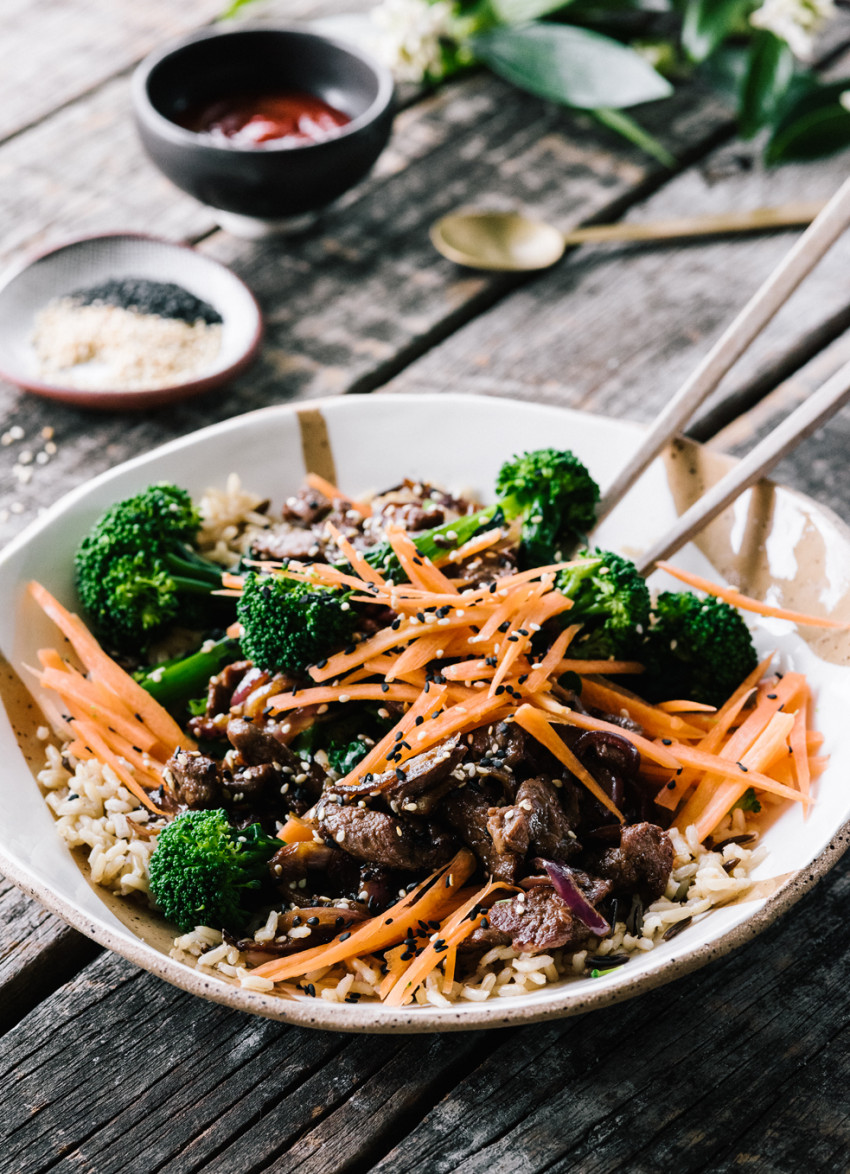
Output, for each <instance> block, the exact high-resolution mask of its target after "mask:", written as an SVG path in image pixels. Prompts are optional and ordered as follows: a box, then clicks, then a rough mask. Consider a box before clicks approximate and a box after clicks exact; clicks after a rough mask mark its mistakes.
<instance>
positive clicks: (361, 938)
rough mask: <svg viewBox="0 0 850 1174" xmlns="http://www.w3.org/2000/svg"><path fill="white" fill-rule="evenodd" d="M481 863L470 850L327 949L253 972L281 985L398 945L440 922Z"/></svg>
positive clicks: (342, 935) (304, 953) (319, 948)
mask: <svg viewBox="0 0 850 1174" xmlns="http://www.w3.org/2000/svg"><path fill="white" fill-rule="evenodd" d="M477 864H478V861H477V860H476V858H475V857H474V856H473V854H472V853H471V852H470V851H468V849H466V848H461V850H460V852H458V853H457V855H456V856H455V857H454V858H453V859H452V860H451V861H449V863H448V864H447V865H445V866H444V867H443V868H440V869H437V871H436V872H433V873H432V874H431V875H430V876H429V877H428V878H427V880H425V881H423V882H422V883H421V884H419V885H417V886H416V888H415V889H414V890H413V891H412V892H410V893H408V894H407V896H406V897H404V898H402V900H401V901H399V902H397V903H396V904H395V905H392V906H390V908H389V909H386V910H385V911H384V912H383V913H379V914H378V916H377V917H370V918H369V920H368V921H364V922H363V923H362V924H361V925H359V926H358V927H357V929H355V930H353V931H351V932H350V933H343V934H340V935H338V936H337V937H336V938H334V939H333V941H331V942H329V943H328V944H327V945H325V946H316V947H314V948H313V949H312V950H303V951H302V952H301V953H300V954H297V955H295V957H293V958H276V959H275V960H274V961H273V962H266V963H264V964H263V965H262V966H258V967H257V968H256V970H254V971H253V972H252V973H254V974H258V975H260V977H262V978H270V979H272V980H273V981H275V982H280V981H282V980H285V979H287V978H295V977H297V976H298V975H300V974H306V973H307V972H308V971H310V970H317V969H318V968H319V967H320V966H332V965H333V964H334V963H335V962H343V961H345V959H346V958H358V957H360V956H361V955H362V954H373V953H375V952H376V951H377V950H384V949H386V947H387V946H394V945H396V944H397V943H398V942H400V941H402V940H403V939H404V938H405V937H406V936H407V935H408V933H409V932H410V927H411V926H415V925H416V924H417V923H418V922H419V921H426V922H427V921H439V920H440V918H441V916H442V915H443V911H444V910H445V909H446V907H447V906H448V905H449V904H450V902H451V900H452V898H453V896H454V895H455V893H456V892H457V891H458V890H459V889H461V888H462V887H463V885H464V883H465V882H466V880H467V878H468V877H470V876H472V874H473V872H474V871H475V869H476V867H477Z"/></svg>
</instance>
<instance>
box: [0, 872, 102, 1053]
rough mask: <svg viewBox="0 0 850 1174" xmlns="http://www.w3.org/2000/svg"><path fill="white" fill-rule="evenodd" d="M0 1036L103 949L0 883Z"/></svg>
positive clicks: (21, 894) (6, 883)
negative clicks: (0, 931)
mask: <svg viewBox="0 0 850 1174" xmlns="http://www.w3.org/2000/svg"><path fill="white" fill-rule="evenodd" d="M0 925H2V927H3V928H2V950H0V1032H4V1031H6V1030H8V1028H9V1027H11V1026H12V1025H13V1024H14V1023H16V1022H17V1021H18V1020H19V1019H20V1018H22V1016H23V1015H25V1014H26V1013H27V1012H29V1011H30V1010H32V1008H33V1007H34V1006H36V1004H37V1003H38V1002H39V1000H40V999H42V998H44V997H45V996H46V995H48V994H49V993H50V992H51V991H53V990H55V989H56V987H57V986H58V985H59V984H60V983H62V982H64V981H65V980H66V979H67V978H70V976H71V975H72V974H74V973H75V972H76V971H77V970H79V968H80V967H81V966H82V965H84V964H85V963H86V962H88V961H89V960H90V959H91V958H93V957H94V956H95V954H96V953H97V950H98V947H97V946H95V944H94V943H93V942H90V941H89V940H88V939H87V938H84V937H83V936H82V934H78V933H76V931H75V930H72V929H70V928H69V927H68V926H67V925H65V924H64V923H63V922H61V921H60V920H59V919H58V918H57V917H54V916H53V914H52V913H48V912H47V910H46V909H45V908H44V907H43V906H42V905H40V904H39V903H38V902H37V901H34V900H32V899H31V898H29V897H27V896H26V895H25V894H24V893H22V892H21V891H20V890H19V889H16V888H15V887H14V885H12V883H11V882H10V881H7V880H4V879H3V878H2V877H0Z"/></svg>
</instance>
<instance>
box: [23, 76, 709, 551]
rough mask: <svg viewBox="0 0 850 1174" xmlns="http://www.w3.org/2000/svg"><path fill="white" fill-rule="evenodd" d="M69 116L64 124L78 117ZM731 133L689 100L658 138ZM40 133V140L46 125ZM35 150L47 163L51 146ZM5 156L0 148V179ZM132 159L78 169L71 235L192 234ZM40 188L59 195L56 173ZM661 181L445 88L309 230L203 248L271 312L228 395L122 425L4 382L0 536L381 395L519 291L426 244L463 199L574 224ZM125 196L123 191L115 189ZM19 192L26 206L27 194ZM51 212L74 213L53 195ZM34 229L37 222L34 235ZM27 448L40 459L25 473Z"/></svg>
mask: <svg viewBox="0 0 850 1174" xmlns="http://www.w3.org/2000/svg"><path fill="white" fill-rule="evenodd" d="M113 84H115V85H116V86H117V85H118V84H119V83H113ZM107 105H108V104H107ZM65 113H66V114H67V117H68V118H69V119H71V118H72V117H75V116H77V114H78V113H79V110H78V108H76V107H75V108H72V109H71V110H69V111H68V112H65ZM107 113H108V112H107ZM57 117H58V116H57ZM109 125H110V127H111V129H110V131H109V135H108V136H107V137H110V138H114V135H115V127H114V124H112V123H110V124H109ZM728 125H729V124H728V114H727V112H726V111H725V110H724V108H723V107H722V106H719V105H718V104H717V103H716V102H714V101H713V100H712V99H706V97H705V95H704V94H702V93H700V92H699V91H697V90H690V91H689V90H685V91H683V92H682V94H681V95H680V97H679V98H677V100H676V102H675V104H673V105H672V106H671V107H670V109H669V111H668V122H667V124H666V127H665V132H666V136H667V142H668V144H669V145H670V146H671V147H674V148H675V149H678V150H680V151H682V152H687V151H688V150H690V151H695V150H697V149H698V148H699V146H700V145H702V147H707V146H708V145H709V144H710V142H711V141H713V138H714V136H715V135H716V134H717V133H718V132H719V131H720V130H722V129H723V128H725V127H728ZM39 132H40V133H43V134H45V135H46V134H47V133H48V128H47V125H46V124H45V126H44V127H41V128H39ZM33 133H36V132H33ZM50 133H51V134H52V133H53V130H52V129H51V131H50ZM78 136H79V138H78V141H79V142H80V143H82V142H83V141H86V142H88V139H87V136H86V133H85V131H84V128H83V127H82V126H80V127H79V128H78ZM24 137H25V136H22V137H21V139H19V140H17V141H16V142H13V143H11V144H9V149H10V150H11V149H12V148H14V147H17V146H18V145H19V144H20V143H22V142H23V140H24ZM95 138H96V136H95ZM97 149H98V150H102V151H103V155H102V157H101V159H100V166H101V167H102V168H104V169H107V168H108V167H109V165H110V164H109V158H108V151H107V150H106V149H105V148H97ZM127 150H129V148H127ZM39 154H40V157H43V149H40V152H39ZM125 158H126V157H125ZM2 159H3V152H0V172H2V167H3V162H2ZM137 163H138V169H139V170H138V172H133V171H132V170H131V172H130V173H131V174H132V175H136V174H138V177H139V179H140V183H139V184H138V185H137V186H136V187H135V188H134V187H133V185H120V183H119V176H118V174H117V172H113V173H112V174H111V176H110V178H109V179H108V181H106V180H105V181H104V185H103V187H102V188H101V189H96V190H95V193H94V195H91V196H89V195H87V194H86V192H87V184H86V181H85V178H84V176H83V175H82V173H78V174H79V176H80V182H79V189H78V206H79V217H78V219H77V221H76V222H75V224H76V228H79V227H80V226H81V225H82V223H83V222H84V221H85V218H86V217H89V216H90V215H94V212H93V211H92V207H93V205H98V207H99V209H100V212H101V213H102V215H103V217H104V218H105V219H107V222H108V223H110V224H113V225H114V224H115V223H116V221H115V217H116V216H117V214H118V210H119V209H122V208H123V213H122V214H125V215H126V216H128V218H130V223H131V224H133V225H134V226H135V227H150V226H151V225H152V222H153V220H154V218H155V217H156V216H157V209H158V210H159V214H160V217H161V218H160V220H159V222H158V224H157V230H158V231H163V229H164V224H165V223H166V222H168V223H170V224H171V225H172V231H173V232H175V233H179V232H181V231H183V232H186V231H189V229H190V226H191V225H194V229H196V230H198V231H202V230H203V229H204V227H205V224H207V222H205V221H204V220H203V217H204V216H206V213H203V214H202V218H201V219H195V218H194V217H195V212H194V210H193V207H190V206H189V205H190V204H191V203H192V202H191V201H188V202H187V201H185V200H184V199H183V198H182V197H180V196H179V194H177V195H175V196H173V197H172V196H170V195H169V194H168V193H167V192H165V190H164V189H160V188H158V187H151V188H148V186H147V184H146V183H143V182H141V178H142V177H143V175H145V174H147V172H146V170H145V169H146V168H147V166H148V165H147V164H145V163H144V160H142V159H141V156H138V158H137ZM435 177H439V182H438V183H435V182H434V181H435ZM43 178H44V182H45V183H47V184H48V185H50V184H53V183H55V173H54V171H53V168H52V166H51V167H50V168H46V170H45V173H44V177H43ZM662 178H663V172H662V171H661V169H660V168H659V166H658V165H657V164H655V163H653V162H652V161H651V160H650V161H647V160H646V159H645V158H644V157H641V156H640V155H639V153H637V152H636V151H635V150H634V149H632V148H630V147H628V146H627V145H625V144H623V143H621V142H619V141H617V140H612V141H611V142H610V143H609V142H608V140H607V139H604V140H603V137H601V133H600V132H599V131H598V129H597V128H595V125H593V124H591V123H590V122H589V121H588V120H587V119H586V118H583V117H577V116H573V115H571V114H569V113H568V112H565V111H563V110H561V109H558V108H555V107H552V106H548V105H546V104H544V103H542V102H539V101H537V100H536V99H533V98H530V97H526V96H514V94H513V92H512V91H510V90H509V89H508V87H506V86H505V85H504V84H503V83H501V82H499V81H497V80H495V79H493V78H491V77H489V76H487V75H478V76H476V77H472V78H469V79H467V80H465V81H464V82H462V83H459V84H458V85H455V86H452V87H448V88H447V89H446V90H444V91H443V92H441V93H440V94H438V95H436V96H435V97H432V98H430V99H428V100H427V101H424V102H422V103H419V104H417V105H416V106H414V107H413V108H411V109H410V110H408V111H405V112H404V113H403V114H402V115H401V117H400V119H399V124H398V128H397V131H396V135H395V137H394V140H393V144H392V147H391V149H390V151H388V152H387V154H386V155H385V156H384V157H383V159H382V160H381V162H380V164H379V167H378V168H377V169H376V172H375V174H374V175H373V177H372V178H371V179H370V180H368V181H367V182H366V183H365V184H364V185H362V186H361V187H360V188H359V189H357V190H356V191H355V192H353V193H351V194H350V195H349V197H348V198H347V199H345V200H343V201H341V202H340V204H339V205H338V206H336V207H335V208H333V209H330V210H328V212H327V213H326V215H325V217H324V219H323V221H322V223H321V225H320V226H319V227H318V228H317V229H316V230H314V231H313V232H312V233H310V234H308V235H305V236H304V237H300V238H289V239H287V240H285V241H283V242H274V243H269V242H263V243H252V242H246V241H239V240H236V239H235V238H233V237H230V236H228V235H227V234H225V233H221V232H219V233H215V234H214V235H212V236H210V237H208V238H207V239H206V240H204V242H203V244H202V246H201V247H202V248H203V250H204V251H205V252H208V253H209V254H210V255H212V256H215V257H217V258H218V259H219V260H222V261H224V262H225V263H227V264H229V265H231V266H232V267H233V268H234V269H235V270H236V272H238V273H239V274H240V275H241V276H243V277H244V278H245V279H246V280H247V281H248V284H249V285H250V286H251V287H252V288H253V289H254V291H255V292H256V294H257V295H258V297H259V299H260V302H261V305H262V307H263V311H264V314H265V318H266V325H267V334H266V342H265V346H264V348H263V353H262V356H261V359H260V361H259V363H258V364H257V365H256V366H255V367H254V368H253V369H252V370H251V371H250V372H248V373H247V374H246V375H245V376H243V377H242V378H241V379H240V380H239V381H237V383H235V384H234V385H233V386H232V387H231V388H228V389H225V390H223V391H221V392H217V393H215V395H214V396H208V397H206V398H205V399H199V400H197V401H195V402H189V403H186V404H180V405H176V406H174V407H173V408H165V409H162V410H160V411H155V412H154V411H150V412H145V413H139V414H134V415H132V416H129V415H127V414H121V413H109V414H98V413H93V412H91V411H88V412H86V411H82V410H80V409H75V408H69V407H65V406H64V405H61V404H56V403H53V402H44V401H40V400H37V399H35V398H34V397H31V396H27V395H25V394H23V393H20V392H18V391H16V390H15V389H13V388H10V387H8V386H4V387H2V388H0V412H2V413H3V415H4V417H5V420H6V428H7V429H8V427H9V426H10V425H17V426H18V427H20V428H22V429H23V431H24V432H25V434H26V436H25V439H24V440H23V441H20V442H15V443H12V444H9V445H8V446H6V447H5V448H4V447H2V446H0V481H2V489H0V540H7V539H8V538H9V537H11V535H12V534H13V533H15V532H17V530H19V529H20V528H21V526H22V524H23V523H24V522H25V521H27V520H30V519H31V518H32V517H33V516H34V515H35V513H36V511H37V510H38V509H39V508H40V507H42V506H44V505H46V504H48V503H49V502H50V501H52V500H55V498H56V497H57V496H59V495H60V494H61V493H62V492H64V491H66V490H67V489H68V488H70V487H71V486H72V485H74V484H76V483H78V482H79V481H80V480H82V479H84V478H86V477H90V476H92V475H93V474H95V473H97V472H100V471H101V470H102V469H105V468H108V467H110V466H112V465H114V464H116V463H117V462H118V461H120V460H122V459H124V458H126V457H128V456H131V455H135V454H136V453H139V452H143V451H145V450H147V449H150V448H152V447H154V446H155V445H156V444H159V443H162V442H163V441H165V440H168V439H171V438H172V437H174V436H179V435H182V434H184V433H186V432H190V431H192V430H193V429H195V428H197V427H199V426H201V425H202V424H206V423H211V422H213V421H215V420H220V419H225V418H227V417H229V416H232V415H235V414H239V413H240V412H244V411H247V410H249V409H251V408H255V407H260V406H263V405H265V404H267V403H275V402H280V401H287V400H299V399H305V398H315V397H318V396H322V395H331V394H340V393H343V392H347V391H352V390H355V391H362V390H368V389H369V388H371V387H374V386H377V385H379V384H381V383H382V382H384V381H385V380H386V379H387V378H388V377H389V376H390V375H392V374H394V373H395V372H396V371H397V370H399V369H400V368H402V367H403V366H404V365H405V364H406V363H407V362H409V361H410V359H411V358H412V357H414V356H416V355H418V354H421V353H422V351H423V350H426V349H427V348H428V347H429V346H431V345H433V344H434V343H435V342H438V341H439V340H440V339H441V338H443V337H444V336H445V335H446V334H448V333H450V332H451V331H452V330H453V329H454V328H455V327H456V326H457V325H458V324H459V323H461V322H464V321H466V320H468V319H469V318H470V317H471V316H473V315H474V314H476V313H477V312H478V311H479V310H480V309H482V308H484V307H487V306H489V305H492V304H493V303H494V302H495V301H497V300H498V299H499V298H500V297H502V296H504V295H505V294H507V293H508V292H509V290H511V289H512V288H514V287H515V284H516V282H515V281H512V280H509V279H507V278H505V277H502V276H500V275H495V276H491V277H488V278H483V277H481V276H479V275H469V274H461V273H460V272H459V271H458V270H457V268H456V267H455V266H454V265H451V264H450V263H449V262H447V261H445V260H443V258H441V257H439V256H438V255H437V254H436V253H435V252H434V250H433V248H432V247H431V244H430V242H429V240H428V232H427V230H428V225H429V224H430V222H431V220H433V219H434V218H435V217H436V216H439V215H441V214H443V213H444V212H446V211H447V210H448V209H449V208H451V207H453V206H454V205H456V204H457V203H459V202H461V201H462V200H463V199H464V193H466V192H468V191H470V190H474V191H476V192H477V193H478V194H479V196H480V198H481V199H482V200H489V201H490V202H492V203H496V202H498V201H501V202H502V204H505V203H508V202H511V201H515V202H518V203H520V204H521V205H522V206H524V207H525V208H526V210H527V211H529V212H531V213H532V214H537V215H542V216H553V217H555V218H556V219H560V220H562V221H563V222H565V223H566V222H570V223H578V222H580V221H581V220H583V219H586V218H587V217H592V216H611V215H616V214H618V213H619V211H620V210H621V209H622V208H623V207H625V206H626V205H628V203H629V202H630V201H633V200H634V199H635V198H636V197H637V195H638V194H639V193H640V192H642V191H644V190H646V188H647V187H648V186H653V185H657V184H658V183H659V182H661V180H662ZM0 179H2V175H0ZM161 182H162V183H163V184H164V182H165V181H161ZM125 189H126V191H127V194H126V197H125V196H124V195H121V196H120V197H119V196H118V195H116V193H117V192H122V193H123V192H124V191H125ZM2 191H3V185H2V182H0V193H2ZM157 193H158V194H157ZM15 198H16V199H20V201H21V202H22V205H23V204H24V203H26V202H27V201H25V199H24V195H23V193H21V195H20V196H19V197H15ZM160 198H161V200H162V203H160V202H159V201H160ZM2 199H3V196H2V194H0V200H2ZM30 199H31V202H32V204H33V205H35V204H36V203H37V202H38V201H39V200H40V196H39V194H38V192H37V191H36V190H35V189H31V190H30ZM113 202H114V207H112V208H111V210H110V209H109V208H108V207H107V205H110V204H112V203H113ZM41 206H42V208H43V207H44V201H43V200H42V201H41ZM56 207H57V208H65V207H66V206H65V205H63V204H62V202H61V201H59V202H57V204H56ZM142 207H144V212H142V211H141V209H142ZM48 210H49V205H48ZM66 210H67V209H66ZM136 210H138V211H139V214H138V216H136V214H135V211H136ZM24 211H25V209H24V208H23V207H22V210H21V215H23V213H24ZM42 215H43V213H38V216H42ZM63 215H64V213H63ZM141 216H144V219H142V220H141V222H140V220H139V217H141ZM169 217H173V219H171V220H168V218H169ZM39 222H40V221H39ZM33 223H34V221H33V220H32V219H30V221H29V224H30V229H29V230H27V231H30V232H31V233H32V232H34V231H35V229H33V228H32V225H33ZM63 223H65V221H64V220H63ZM125 223H126V221H125ZM53 227H54V228H55V224H54V226H53ZM76 228H75V230H76ZM51 231H52V229H51ZM44 427H52V428H54V430H55V434H56V435H55V440H54V443H56V444H57V446H58V452H57V453H56V454H55V456H53V457H51V458H50V460H49V461H48V463H47V464H45V465H43V466H42V465H38V464H36V463H35V462H36V460H37V459H40V458H37V456H36V449H42V448H43V445H42V444H41V441H40V433H41V430H42V429H43V428H44ZM33 446H35V447H33ZM22 452H23V453H27V452H28V453H30V456H31V458H32V459H31V460H29V461H28V462H26V464H25V466H22V464H21V460H20V457H21V453H22Z"/></svg>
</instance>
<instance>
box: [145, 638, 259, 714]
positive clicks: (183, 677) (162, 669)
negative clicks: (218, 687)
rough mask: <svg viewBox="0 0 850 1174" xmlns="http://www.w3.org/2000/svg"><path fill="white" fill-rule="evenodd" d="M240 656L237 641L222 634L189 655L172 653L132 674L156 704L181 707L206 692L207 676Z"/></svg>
mask: <svg viewBox="0 0 850 1174" xmlns="http://www.w3.org/2000/svg"><path fill="white" fill-rule="evenodd" d="M241 655H242V651H241V649H240V647H239V642H238V641H237V640H231V639H230V637H227V636H226V637H224V638H223V639H222V640H216V642H215V643H214V644H212V645H210V646H203V647H201V648H200V649H199V650H198V651H197V652H193V653H191V654H190V655H189V656H175V657H173V658H172V659H171V660H166V661H164V662H163V663H162V664H158V665H152V666H151V667H150V668H147V669H140V670H139V671H138V672H136V673H134V674H133V675H134V677H135V679H136V680H137V681H138V682H139V684H140V685H141V686H142V688H143V689H146V690H147V691H148V693H150V695H151V696H152V697H154V698H156V700H157V701H158V702H159V703H160V705H164V706H165V708H166V709H182V708H183V707H184V706H185V705H186V703H187V702H188V701H190V700H191V698H193V697H197V696H198V695H199V694H201V693H204V692H205V691H206V688H207V686H208V684H209V680H210V677H214V676H215V675H216V673H219V672H221V670H222V669H223V668H224V666H225V665H226V664H231V663H232V662H233V661H234V660H238V659H239V657H240V656H241Z"/></svg>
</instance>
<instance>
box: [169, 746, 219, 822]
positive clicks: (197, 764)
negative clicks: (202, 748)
mask: <svg viewBox="0 0 850 1174" xmlns="http://www.w3.org/2000/svg"><path fill="white" fill-rule="evenodd" d="M163 777H164V779H165V781H166V783H168V784H169V785H170V787H171V789H172V791H173V794H174V797H175V799H176V800H177V802H178V803H180V804H182V805H183V806H185V807H188V808H189V809H190V810H191V811H200V810H207V809H209V808H211V807H220V806H221V805H222V801H223V798H224V796H223V794H222V789H221V782H220V779H219V765H218V763H217V762H216V761H215V759H214V758H207V756H206V755H204V754H201V753H199V752H198V751H197V750H182V749H180V748H178V749H177V750H175V751H174V753H173V754H172V756H171V758H170V759H169V760H168V762H167V764H166V768H165V772H164V776H163Z"/></svg>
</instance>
